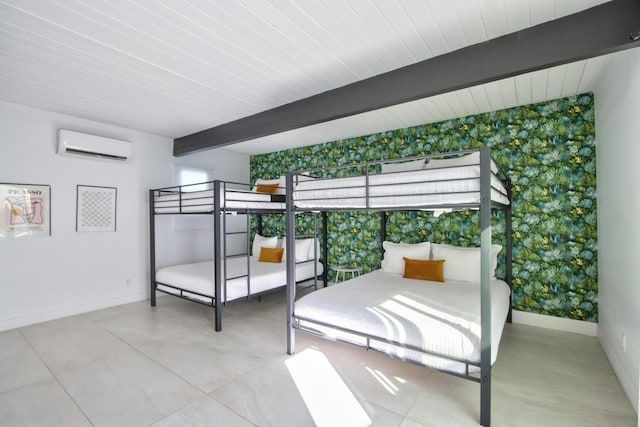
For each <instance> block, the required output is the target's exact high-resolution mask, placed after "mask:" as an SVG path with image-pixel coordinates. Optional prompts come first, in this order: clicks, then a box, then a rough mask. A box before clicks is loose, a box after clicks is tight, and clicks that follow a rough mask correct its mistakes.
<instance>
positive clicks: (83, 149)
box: [58, 129, 131, 161]
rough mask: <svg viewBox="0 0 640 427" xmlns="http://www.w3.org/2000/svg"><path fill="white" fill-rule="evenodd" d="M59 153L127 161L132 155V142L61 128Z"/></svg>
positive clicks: (59, 132)
mask: <svg viewBox="0 0 640 427" xmlns="http://www.w3.org/2000/svg"><path fill="white" fill-rule="evenodd" d="M58 154H60V155H64V156H84V157H93V158H98V159H107V160H119V161H127V160H128V159H129V157H131V143H130V142H129V141H122V140H120V139H113V138H105V137H103V136H96V135H90V134H88V133H81V132H74V131H71V130H66V129H60V130H58Z"/></svg>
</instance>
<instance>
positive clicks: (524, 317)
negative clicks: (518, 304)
mask: <svg viewBox="0 0 640 427" xmlns="http://www.w3.org/2000/svg"><path fill="white" fill-rule="evenodd" d="M512 319H513V323H520V324H522V325H530V326H537V327H539V328H547V329H554V330H556V331H564V332H573V333H574V334H582V335H589V336H591V337H595V336H597V335H598V324H597V323H593V322H586V321H584V320H574V319H565V318H562V317H555V316H547V315H544V314H538V313H528V312H526V311H518V310H513V317H512Z"/></svg>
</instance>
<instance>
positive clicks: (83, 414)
mask: <svg viewBox="0 0 640 427" xmlns="http://www.w3.org/2000/svg"><path fill="white" fill-rule="evenodd" d="M25 340H26V341H27V344H29V347H31V349H32V350H33V352H34V353H35V354H36V356H37V357H38V359H39V360H40V362H41V363H42V364H43V365H44V366H45V367H46V368H47V370H48V371H49V373H50V374H51V376H52V377H53V379H55V381H56V382H57V383H58V385H59V386H60V387H61V388H62V390H64V392H65V394H66V395H67V396H69V399H71V401H72V402H73V404H74V405H75V407H76V408H78V411H80V413H81V414H82V416H83V417H85V419H86V420H87V422H88V423H89V424H90V425H92V426H95V424H94V423H93V422H92V421H91V418H89V416H88V415H87V414H86V413H85V412H84V410H83V409H82V407H81V406H80V404H79V403H78V402H76V400H75V399H74V398H73V396H72V395H71V393H69V390H67V388H66V387H65V386H64V384H63V383H62V381H60V379H59V378H58V376H57V375H56V374H55V372H53V370H52V369H51V367H50V366H49V365H48V364H47V363H46V362H45V361H44V359H42V356H41V355H40V353H38V351H37V350H36V348H35V347H34V346H33V343H31V341H29V339H28V338H26V337H25Z"/></svg>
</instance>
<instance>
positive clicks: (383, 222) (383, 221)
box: [380, 211, 387, 254]
mask: <svg viewBox="0 0 640 427" xmlns="http://www.w3.org/2000/svg"><path fill="white" fill-rule="evenodd" d="M386 238H387V212H386V211H380V253H381V254H383V253H384V247H383V245H382V244H383V243H384V241H385V239H386Z"/></svg>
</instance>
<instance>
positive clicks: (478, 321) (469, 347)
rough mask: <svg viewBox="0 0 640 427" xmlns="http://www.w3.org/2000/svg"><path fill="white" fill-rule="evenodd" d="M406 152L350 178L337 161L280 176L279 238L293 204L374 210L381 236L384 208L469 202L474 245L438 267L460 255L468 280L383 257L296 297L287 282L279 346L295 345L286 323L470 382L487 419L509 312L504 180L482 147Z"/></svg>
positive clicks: (302, 208)
mask: <svg viewBox="0 0 640 427" xmlns="http://www.w3.org/2000/svg"><path fill="white" fill-rule="evenodd" d="M408 160H410V161H406V162H403V164H401V165H395V164H394V165H393V166H394V167H393V168H390V167H387V170H386V171H385V166H386V165H385V164H383V162H372V163H366V164H361V165H356V166H357V167H358V168H359V170H360V171H362V172H361V173H362V174H361V175H359V176H343V175H344V174H342V175H341V174H340V173H336V171H335V170H336V169H337V168H340V167H337V168H329V169H317V170H312V171H308V172H307V175H311V176H315V177H316V178H315V179H312V178H309V177H306V178H305V179H304V180H299V178H300V177H299V176H297V175H298V174H297V173H290V174H288V175H287V182H286V184H287V188H288V189H292V190H290V191H289V194H290V196H289V197H288V198H287V200H286V227H287V228H286V233H287V236H288V239H293V238H294V237H295V236H294V229H295V215H296V213H298V212H307V211H337V210H373V211H380V212H381V213H382V214H381V227H382V233H381V234H382V240H384V239H385V236H384V235H385V233H386V232H385V217H386V215H385V212H387V211H399V210H405V211H406V210H424V211H450V210H467V209H477V210H479V211H480V229H481V235H480V244H481V245H480V248H475V249H470V248H465V249H466V250H467V252H465V257H462V258H461V259H460V260H459V261H454V258H451V257H449V258H447V257H443V258H444V259H445V260H446V261H445V263H444V265H445V266H446V265H447V262H459V263H463V264H462V270H463V271H465V270H466V269H465V266H467V265H468V266H469V267H470V268H471V269H474V270H475V271H476V272H477V273H476V274H475V276H474V277H475V279H474V280H475V281H476V283H469V282H465V280H468V279H467V277H461V278H460V277H456V278H455V279H456V280H449V279H448V278H447V277H446V275H447V273H446V271H447V270H446V268H445V277H444V280H445V283H444V284H442V283H435V282H429V281H425V280H414V279H405V278H403V277H402V275H401V274H397V272H393V273H390V272H388V271H383V270H384V258H383V269H382V270H376V271H373V272H370V273H367V274H364V275H361V276H360V277H357V278H355V279H352V280H349V281H347V282H345V283H341V284H339V285H335V286H331V287H328V288H324V289H320V290H318V291H316V292H312V293H310V294H308V295H305V296H303V297H301V298H300V299H298V300H296V290H295V287H293V286H288V287H287V322H288V323H287V352H288V353H289V354H292V353H293V352H294V351H295V331H296V330H300V331H304V332H307V333H312V334H316V335H320V336H322V337H325V338H329V339H333V340H338V341H345V342H349V343H352V344H357V345H361V346H364V347H366V348H367V349H373V350H377V351H381V352H384V353H386V354H389V355H390V356H393V357H399V358H401V359H403V360H407V361H410V362H413V363H418V364H421V365H425V366H429V367H433V368H435V369H439V370H442V371H444V372H447V373H450V374H453V375H457V376H460V377H463V378H465V379H469V380H472V381H475V382H478V383H480V423H481V424H482V425H483V426H488V425H490V416H491V415H490V414H491V366H492V364H493V362H494V361H495V359H496V357H497V350H498V345H499V341H500V336H501V334H502V329H503V326H504V322H505V319H506V320H507V321H510V318H511V289H510V286H511V276H512V270H511V189H510V184H509V180H508V178H507V177H506V176H505V175H504V173H502V172H501V171H500V170H499V168H498V167H497V164H496V163H495V161H494V160H493V159H492V158H491V153H490V149H489V148H481V149H476V150H464V151H459V152H452V153H440V154H434V155H429V156H424V157H420V158H412V159H408ZM396 166H400V167H396ZM349 167H354V165H349ZM381 170H382V171H381ZM336 176H338V177H336ZM294 183H295V185H294ZM494 209H499V210H504V212H505V230H506V236H505V241H506V247H505V248H504V249H505V259H506V278H505V281H502V280H498V279H496V278H495V277H493V272H494V271H495V266H496V263H497V261H496V260H497V250H496V245H493V246H492V241H491V220H492V211H493V210H494ZM425 244H426V245H429V244H428V243H425ZM384 246H385V244H384V243H383V247H384ZM431 246H432V248H431V253H432V254H433V255H434V256H435V255H436V250H437V251H439V253H438V255H441V254H443V253H447V251H450V250H453V251H455V250H465V249H462V248H451V247H448V245H437V244H431ZM498 248H500V246H498ZM427 250H429V249H427ZM387 254H391V252H390V251H389V250H387V253H386V254H385V256H386V255H387ZM449 254H451V252H449ZM400 259H401V260H402V258H400ZM422 259H425V258H422ZM433 259H436V258H435V257H434V258H433ZM464 263H466V264H464ZM403 268H404V263H403ZM287 274H288V283H295V280H296V271H295V268H294V265H293V264H292V263H291V262H289V263H288V264H287ZM465 274H466V271H465ZM460 279H462V280H460Z"/></svg>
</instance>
